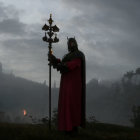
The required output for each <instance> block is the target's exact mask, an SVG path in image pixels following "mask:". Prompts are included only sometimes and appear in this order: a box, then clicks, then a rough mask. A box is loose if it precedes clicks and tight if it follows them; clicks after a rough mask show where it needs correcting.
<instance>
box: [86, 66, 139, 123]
mask: <svg viewBox="0 0 140 140" xmlns="http://www.w3.org/2000/svg"><path fill="white" fill-rule="evenodd" d="M87 96H88V97H89V98H87V112H88V115H87V116H92V115H94V116H95V117H96V119H97V120H99V121H102V122H109V123H117V124H123V125H132V123H131V122H132V121H130V120H131V118H132V117H133V112H132V108H133V106H134V105H135V106H139V105H140V101H139V99H140V68H137V69H136V70H135V71H129V72H126V73H125V74H124V75H123V77H122V78H121V79H120V80H118V81H115V82H112V81H98V79H93V80H92V81H91V82H89V83H88V84H87Z"/></svg>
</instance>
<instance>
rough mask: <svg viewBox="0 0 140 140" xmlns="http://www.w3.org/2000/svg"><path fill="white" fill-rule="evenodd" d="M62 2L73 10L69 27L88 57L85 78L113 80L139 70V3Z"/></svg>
mask: <svg viewBox="0 0 140 140" xmlns="http://www.w3.org/2000/svg"><path fill="white" fill-rule="evenodd" d="M62 1H63V3H64V4H65V6H67V7H68V8H69V9H71V10H74V11H75V15H74V16H73V18H72V19H70V25H69V28H71V29H72V28H73V30H74V31H75V32H77V36H78V38H79V42H80V46H83V47H82V48H83V51H85V54H86V56H87V58H88V59H87V69H90V70H88V71H89V72H88V75H92V72H93V75H96V77H101V78H102V77H103V78H114V77H116V78H117V77H118V76H119V75H121V74H123V73H124V72H125V71H129V70H131V69H135V68H136V67H139V65H140V63H139V59H140V55H139V52H140V46H139V45H140V40H139V36H140V29H139V27H140V18H139V17H140V9H139V6H140V1H138V0H123V1H121V0H105V1H102V0H86V1H84V0H76V1H75V0H72V1H68V0H62ZM76 13H77V14H76ZM78 34H79V35H78ZM89 77H91V76H89Z"/></svg>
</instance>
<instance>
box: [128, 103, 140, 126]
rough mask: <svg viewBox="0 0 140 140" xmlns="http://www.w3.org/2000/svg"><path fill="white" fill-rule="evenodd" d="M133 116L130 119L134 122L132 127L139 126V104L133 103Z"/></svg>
mask: <svg viewBox="0 0 140 140" xmlns="http://www.w3.org/2000/svg"><path fill="white" fill-rule="evenodd" d="M132 112H133V117H132V118H131V119H130V121H131V122H132V123H133V124H134V127H136V128H140V106H135V105H133V107H132Z"/></svg>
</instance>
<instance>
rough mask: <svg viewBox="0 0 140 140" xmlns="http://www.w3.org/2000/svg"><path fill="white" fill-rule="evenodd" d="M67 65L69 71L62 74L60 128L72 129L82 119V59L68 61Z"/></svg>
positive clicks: (59, 105)
mask: <svg viewBox="0 0 140 140" xmlns="http://www.w3.org/2000/svg"><path fill="white" fill-rule="evenodd" d="M66 66H67V67H68V70H69V71H68V72H67V73H64V74H62V75H61V83H60V92H59V103H58V130H61V131H63V130H65V131H71V130H72V128H73V127H74V126H80V125H81V121H82V120H81V115H82V109H81V108H82V103H81V101H82V99H81V98H82V77H81V59H80V58H75V59H73V60H71V61H68V62H66Z"/></svg>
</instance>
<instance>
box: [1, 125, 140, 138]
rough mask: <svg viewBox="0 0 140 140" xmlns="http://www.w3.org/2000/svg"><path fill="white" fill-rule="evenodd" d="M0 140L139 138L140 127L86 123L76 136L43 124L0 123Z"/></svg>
mask: <svg viewBox="0 0 140 140" xmlns="http://www.w3.org/2000/svg"><path fill="white" fill-rule="evenodd" d="M0 139H1V140H71V139H73V140H140V129H136V128H131V127H124V126H119V125H113V124H104V123H87V128H86V129H80V130H79V135H78V136H71V137H70V136H67V135H65V134H64V133H60V132H58V131H57V129H56V128H55V127H52V130H51V131H50V130H49V129H48V127H47V126H46V125H43V124H12V123H11V124H8V123H0Z"/></svg>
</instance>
